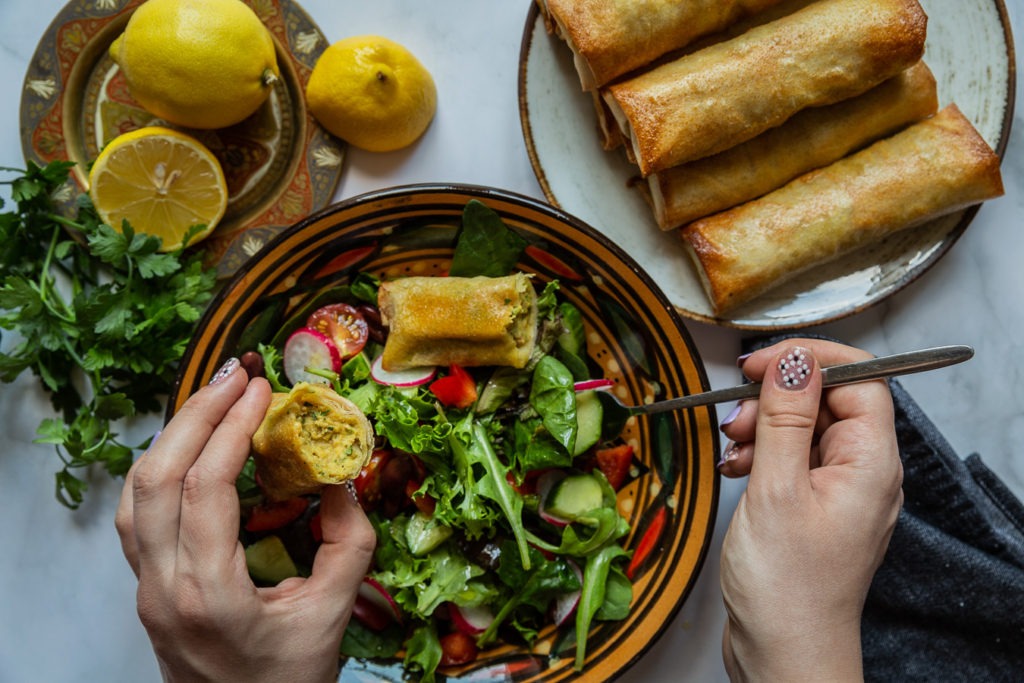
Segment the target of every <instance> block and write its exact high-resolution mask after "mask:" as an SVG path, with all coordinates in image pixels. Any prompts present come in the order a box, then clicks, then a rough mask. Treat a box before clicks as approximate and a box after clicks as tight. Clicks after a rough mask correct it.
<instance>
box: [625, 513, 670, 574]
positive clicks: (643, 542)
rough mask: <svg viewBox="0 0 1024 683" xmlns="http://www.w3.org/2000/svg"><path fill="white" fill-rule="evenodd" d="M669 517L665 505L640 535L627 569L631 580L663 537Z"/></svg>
mask: <svg viewBox="0 0 1024 683" xmlns="http://www.w3.org/2000/svg"><path fill="white" fill-rule="evenodd" d="M667 518H668V509H667V508H665V507H664V506H663V507H662V508H661V509H660V510H658V511H657V512H656V513H655V514H654V517H652V518H651V523H650V524H648V525H647V529H646V530H645V531H644V535H643V536H641V537H640V543H638V544H637V546H636V551H634V553H633V559H631V560H630V561H629V567H628V568H627V569H626V577H627V578H628V579H629V580H631V581H632V580H633V575H634V574H636V572H637V570H638V569H640V566H641V565H643V563H644V561H645V560H646V559H647V558H648V557H649V556H650V554H651V551H652V550H654V547H655V546H656V545H657V543H658V541H659V540H660V539H661V532H662V531H664V530H665V521H666V519H667Z"/></svg>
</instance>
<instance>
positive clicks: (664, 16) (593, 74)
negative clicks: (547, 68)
mask: <svg viewBox="0 0 1024 683" xmlns="http://www.w3.org/2000/svg"><path fill="white" fill-rule="evenodd" d="M780 2H782V0H539V3H538V4H539V5H540V8H541V10H542V11H543V12H544V15H545V19H546V20H547V21H548V23H549V25H553V31H554V32H555V33H556V34H557V35H558V36H559V37H561V38H562V39H563V40H565V42H566V43H567V44H568V46H569V48H570V49H571V50H572V53H573V57H574V62H575V65H576V71H577V73H578V74H579V77H580V85H581V86H582V88H583V89H584V90H594V89H596V88H599V87H601V86H603V85H605V84H607V83H609V82H611V81H612V80H613V79H615V78H617V77H618V76H621V75H623V74H625V73H627V72H629V71H632V70H633V69H637V68H639V67H642V66H645V65H647V64H648V63H650V62H652V61H653V60H655V59H657V58H658V57H661V56H662V55H664V54H667V53H669V52H671V51H673V50H678V49H681V48H684V47H686V46H687V45H689V44H690V43H692V42H693V41H694V40H696V39H697V38H700V37H703V36H706V35H709V34H712V33H715V32H718V31H721V30H723V29H725V28H727V27H728V26H731V25H732V24H734V23H735V22H737V21H739V20H740V19H742V18H744V17H747V16H750V15H752V14H755V13H757V12H759V11H761V10H763V9H765V8H767V7H771V6H773V5H777V4H779V3H780Z"/></svg>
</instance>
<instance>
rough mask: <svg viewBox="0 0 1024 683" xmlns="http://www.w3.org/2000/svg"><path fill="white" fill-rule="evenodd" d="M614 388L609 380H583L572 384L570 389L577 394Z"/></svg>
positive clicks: (613, 384) (613, 383)
mask: <svg viewBox="0 0 1024 683" xmlns="http://www.w3.org/2000/svg"><path fill="white" fill-rule="evenodd" d="M614 386H615V382H613V381H611V380H610V379H585V380H582V381H580V382H576V383H575V384H573V385H572V388H573V389H575V390H576V392H577V393H579V392H581V391H603V390H605V389H611V388H612V387H614Z"/></svg>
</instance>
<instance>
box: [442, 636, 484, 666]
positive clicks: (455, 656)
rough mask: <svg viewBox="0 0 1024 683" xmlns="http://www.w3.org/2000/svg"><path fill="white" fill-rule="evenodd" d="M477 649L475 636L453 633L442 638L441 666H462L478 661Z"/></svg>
mask: <svg viewBox="0 0 1024 683" xmlns="http://www.w3.org/2000/svg"><path fill="white" fill-rule="evenodd" d="M476 655H477V647H476V641H475V640H474V639H473V636H469V635H466V634H465V633H463V632H462V631H453V632H452V633H449V634H448V635H446V636H444V637H442V638H441V666H461V665H462V664H469V663H470V662H472V661H473V660H475V659H476Z"/></svg>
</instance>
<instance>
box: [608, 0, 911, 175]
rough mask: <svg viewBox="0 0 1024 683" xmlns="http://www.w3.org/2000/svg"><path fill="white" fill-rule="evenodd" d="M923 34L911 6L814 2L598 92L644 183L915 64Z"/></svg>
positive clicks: (903, 2) (890, 0)
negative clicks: (627, 146) (643, 178)
mask: <svg viewBox="0 0 1024 683" xmlns="http://www.w3.org/2000/svg"><path fill="white" fill-rule="evenodd" d="M926 28H927V17H926V16H925V13H924V11H923V10H922V9H921V6H920V4H918V1H917V0H819V1H818V2H815V3H812V4H810V5H808V6H807V7H805V8H804V9H801V10H799V11H797V12H794V13H793V14H790V15H788V16H785V17H782V18H780V19H778V20H776V21H772V22H769V23H767V24H764V25H761V26H757V27H755V28H752V29H751V30H749V31H747V32H746V33H743V34H741V35H739V36H737V37H735V38H733V39H731V40H726V41H723V42H720V43H716V44H714V45H711V46H709V47H706V48H704V49H702V50H698V51H697V52H694V53H692V54H689V55H686V56H684V57H681V58H679V59H677V60H674V61H671V62H668V63H666V64H664V65H662V66H659V67H656V68H654V69H651V70H650V71H647V72H644V73H642V74H640V75H638V76H636V77H634V78H630V79H627V80H625V81H622V82H620V83H615V84H612V85H610V86H608V87H607V88H606V89H605V90H604V91H603V93H604V97H605V101H606V102H607V103H608V106H609V107H610V108H611V110H612V112H613V114H614V115H615V117H616V120H617V121H618V123H619V126H620V127H621V129H622V131H623V134H624V136H625V137H626V139H627V140H628V144H629V145H630V146H631V147H632V149H633V154H634V156H635V157H636V161H637V164H638V165H639V167H640V172H641V174H643V175H644V176H648V175H650V174H651V173H656V172H658V171H663V170H665V169H667V168H671V167H672V166H677V165H679V164H683V163H686V162H689V161H693V160H695V159H700V158H702V157H706V156H710V155H712V154H717V153H718V152H721V151H723V150H725V149H728V148H729V147H733V146H735V145H737V144H739V143H741V142H745V141H747V140H749V139H751V138H753V137H756V136H757V135H759V134H761V133H763V132H764V131H766V130H768V129H770V128H774V127H775V126H778V125H779V124H781V123H783V122H784V121H786V120H787V119H788V118H790V117H791V116H793V115H794V114H796V113H797V112H798V111H801V110H803V109H806V108H808V107H818V106H824V105H828V104H833V103H835V102H839V101H840V100H844V99H847V98H850V97H853V96H855V95H859V94H860V93H863V92H865V91H867V90H868V89H870V88H872V87H874V86H875V85H877V84H879V83H881V82H882V81H884V80H886V79H888V78H891V77H893V76H895V75H896V74H898V73H899V72H901V71H903V70H904V69H907V68H908V67H910V66H912V65H913V64H915V63H917V62H918V61H919V60H920V59H921V56H922V55H923V53H924V42H925V33H926Z"/></svg>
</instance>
